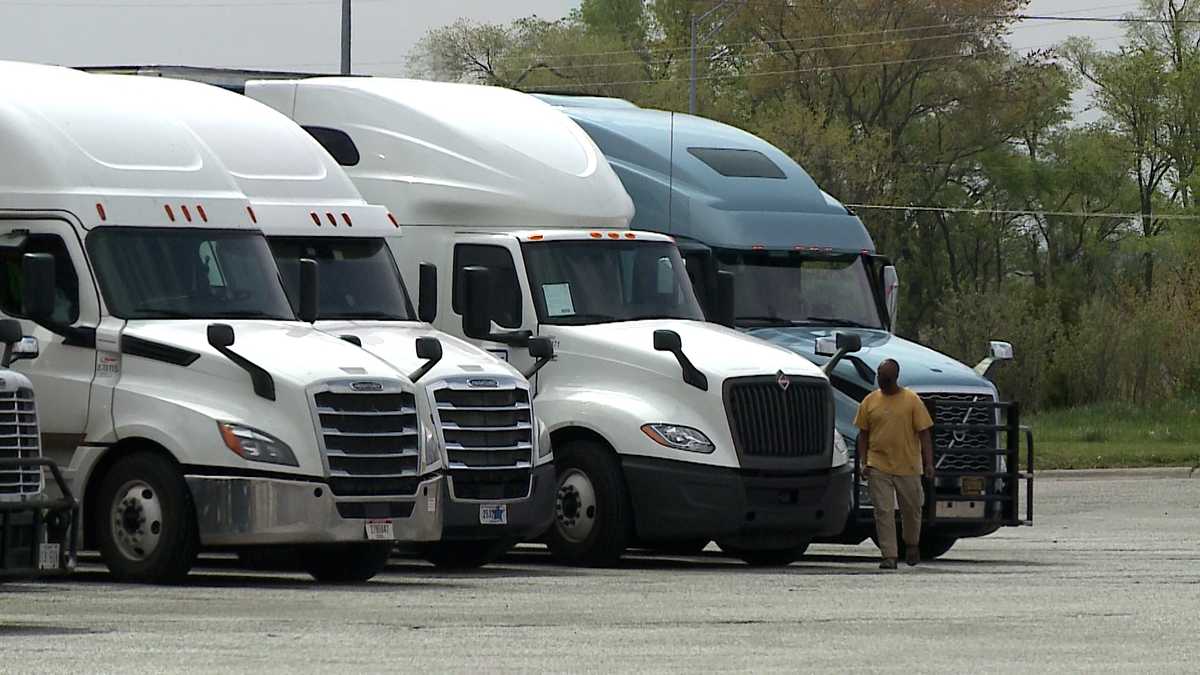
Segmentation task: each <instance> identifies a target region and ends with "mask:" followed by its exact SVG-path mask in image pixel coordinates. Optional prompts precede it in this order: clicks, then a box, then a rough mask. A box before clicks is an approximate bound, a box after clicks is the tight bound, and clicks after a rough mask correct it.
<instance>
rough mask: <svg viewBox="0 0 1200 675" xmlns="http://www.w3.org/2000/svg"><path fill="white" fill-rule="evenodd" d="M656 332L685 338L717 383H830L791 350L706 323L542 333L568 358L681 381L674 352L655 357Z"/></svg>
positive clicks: (627, 324) (688, 351) (686, 348)
mask: <svg viewBox="0 0 1200 675" xmlns="http://www.w3.org/2000/svg"><path fill="white" fill-rule="evenodd" d="M656 330H673V331H675V332H676V333H679V337H680V340H681V341H682V343H683V353H684V354H685V355H687V357H688V359H690V360H691V362H692V364H693V365H695V366H696V368H697V369H699V370H700V372H702V373H704V374H705V375H707V376H708V377H709V378H710V380H716V382H720V381H723V380H725V379H727V378H730V377H743V376H749V375H774V374H776V373H778V372H779V371H783V372H784V373H786V374H788V375H800V376H809V377H819V378H822V379H824V377H825V376H824V374H822V373H821V371H820V369H819V368H817V367H816V366H815V365H813V364H812V362H810V361H809V360H807V359H804V358H800V357H799V356H797V355H796V354H795V353H793V352H791V351H789V350H787V349H784V348H781V347H777V346H775V345H772V344H769V343H767V342H764V341H762V340H756V339H753V338H750V337H747V336H746V335H745V334H744V333H742V332H740V331H736V330H732V329H730V328H726V327H724V326H720V325H717V324H713V323H706V322H703V321H686V320H679V319H662V320H648V321H623V322H619V323H606V324H597V325H589V326H543V328H542V332H543V333H544V334H545V335H549V336H553V337H555V338H557V339H558V343H559V344H558V348H559V350H560V353H562V354H571V353H574V354H579V355H581V356H585V357H593V358H603V359H607V360H610V361H614V362H621V363H628V364H630V365H633V366H637V367H640V368H644V369H646V370H651V371H655V372H657V373H659V374H661V375H664V376H667V377H673V378H679V377H680V369H679V362H678V361H676V360H675V357H674V356H673V355H671V354H670V353H668V352H658V351H654V331H656ZM681 381H682V380H681ZM714 384H715V383H714Z"/></svg>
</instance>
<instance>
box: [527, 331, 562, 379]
mask: <svg viewBox="0 0 1200 675" xmlns="http://www.w3.org/2000/svg"><path fill="white" fill-rule="evenodd" d="M527 348H528V349H529V355H530V356H532V357H533V358H534V359H535V361H534V362H533V365H532V366H530V368H529V370H527V371H526V372H523V373H521V374H522V375H524V376H525V379H527V380H528V379H529V378H531V377H533V376H534V375H536V374H537V372H538V371H539V370H541V369H542V367H543V366H545V365H546V364H547V363H550V362H551V361H553V360H554V341H553V340H551V339H550V338H548V337H531V338H529V344H528V345H527Z"/></svg>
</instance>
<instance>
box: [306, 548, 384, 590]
mask: <svg viewBox="0 0 1200 675" xmlns="http://www.w3.org/2000/svg"><path fill="white" fill-rule="evenodd" d="M299 552H300V567H301V569H303V570H304V571H305V572H308V573H309V574H311V575H312V578H314V579H316V580H317V581H321V582H324V583H356V582H361V581H366V580H368V579H370V578H371V577H373V576H375V575H376V574H379V573H380V572H382V571H383V569H384V568H385V567H387V563H388V557H389V556H390V555H391V553H392V545H391V544H321V545H318V546H305V547H301V548H300V549H299Z"/></svg>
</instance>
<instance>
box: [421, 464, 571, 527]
mask: <svg viewBox="0 0 1200 675" xmlns="http://www.w3.org/2000/svg"><path fill="white" fill-rule="evenodd" d="M556 487H557V485H556V481H555V474H554V463H553V462H550V463H547V464H543V465H542V466H539V467H537V468H535V469H534V470H533V486H532V488H531V489H530V492H529V496H528V497H526V498H525V499H514V500H503V499H497V500H475V501H456V500H454V499H453V498H452V497H451V496H450V494H449V491H447V492H446V495H445V499H444V500H443V507H444V508H443V509H442V510H443V512H444V514H445V527H444V529H443V530H442V539H443V540H444V541H487V540H497V541H499V540H501V539H507V540H512V541H520V540H529V539H534V538H537V537H538V536H540V535H541V534H542V533H543V532H545V531H546V530H548V529H550V524H551V523H553V522H554V493H555V489H556ZM494 504H505V505H507V506H508V523H507V524H505V525H481V524H480V523H479V508H480V506H482V505H494Z"/></svg>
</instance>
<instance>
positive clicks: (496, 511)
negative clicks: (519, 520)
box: [479, 504, 508, 525]
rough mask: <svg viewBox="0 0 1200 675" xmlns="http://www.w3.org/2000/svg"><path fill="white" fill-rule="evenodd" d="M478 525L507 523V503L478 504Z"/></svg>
mask: <svg viewBox="0 0 1200 675" xmlns="http://www.w3.org/2000/svg"><path fill="white" fill-rule="evenodd" d="M479 524H480V525H507V524H508V504H480V505H479Z"/></svg>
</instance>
